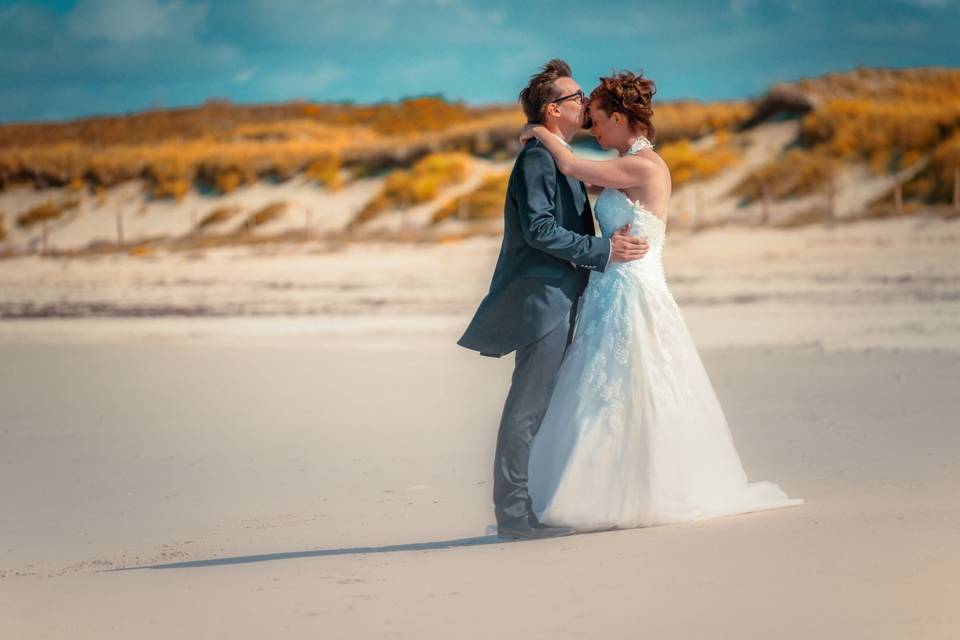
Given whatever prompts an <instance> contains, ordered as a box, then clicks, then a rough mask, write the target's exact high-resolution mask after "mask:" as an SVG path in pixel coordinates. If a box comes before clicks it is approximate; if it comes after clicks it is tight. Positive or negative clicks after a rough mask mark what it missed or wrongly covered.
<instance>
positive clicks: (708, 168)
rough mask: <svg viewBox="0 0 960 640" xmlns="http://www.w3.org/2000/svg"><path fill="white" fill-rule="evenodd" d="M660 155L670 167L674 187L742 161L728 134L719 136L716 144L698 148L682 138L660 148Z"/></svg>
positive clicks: (700, 178)
mask: <svg viewBox="0 0 960 640" xmlns="http://www.w3.org/2000/svg"><path fill="white" fill-rule="evenodd" d="M660 156H661V157H662V158H663V160H664V162H666V163H667V166H668V167H669V168H670V178H671V180H672V181H673V186H674V187H679V186H681V185H683V184H686V183H688V182H695V181H697V180H703V179H706V178H710V177H712V176H715V175H717V174H718V173H720V172H721V171H723V170H724V169H726V168H728V167H731V166H733V165H735V164H736V163H737V162H739V161H740V154H739V153H738V152H737V150H736V149H735V148H734V147H733V146H732V145H731V144H730V143H729V138H728V137H727V136H718V138H717V141H716V144H714V146H712V147H710V148H707V149H703V150H697V149H695V148H694V147H693V145H692V144H691V143H690V141H689V140H680V141H679V142H674V143H671V144H667V145H664V146H662V147H661V148H660Z"/></svg>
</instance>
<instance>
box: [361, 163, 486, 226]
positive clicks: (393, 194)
mask: <svg viewBox="0 0 960 640" xmlns="http://www.w3.org/2000/svg"><path fill="white" fill-rule="evenodd" d="M469 170H470V157H469V156H468V155H466V154H463V153H433V154H430V155H428V156H425V157H424V158H422V159H420V160H419V161H418V162H417V163H416V164H414V165H413V167H411V169H410V170H409V171H404V170H397V171H394V172H393V173H391V174H390V175H389V176H388V177H387V179H386V181H385V183H384V185H383V189H382V190H381V191H380V193H378V194H377V195H376V196H374V198H373V199H372V200H371V201H370V202H369V203H367V206H366V207H364V208H363V210H362V211H361V212H360V213H359V214H357V217H356V218H354V220H353V222H352V224H353V225H358V224H362V223H364V222H367V221H369V220H372V219H373V218H375V217H377V216H378V215H379V214H380V213H381V212H382V211H383V210H385V209H389V208H401V209H402V208H406V207H410V206H413V205H416V204H419V203H422V202H427V201H429V200H432V199H434V198H435V197H437V194H438V193H439V192H440V190H441V189H443V188H444V187H448V186H451V185H454V184H457V183H459V182H462V181H463V180H465V179H466V177H467V174H468V172H469Z"/></svg>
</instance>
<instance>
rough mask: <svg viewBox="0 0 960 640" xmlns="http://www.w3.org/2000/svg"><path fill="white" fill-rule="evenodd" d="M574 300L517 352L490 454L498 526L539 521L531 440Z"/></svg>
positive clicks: (566, 337)
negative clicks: (531, 479) (531, 485)
mask: <svg viewBox="0 0 960 640" xmlns="http://www.w3.org/2000/svg"><path fill="white" fill-rule="evenodd" d="M578 302H579V300H578V301H577V302H574V304H573V305H572V306H571V308H570V313H569V314H567V315H565V316H564V317H563V319H562V320H561V321H560V322H559V323H557V326H556V327H554V328H553V329H552V330H550V332H549V333H547V334H546V335H545V336H543V337H542V338H540V339H539V340H537V341H536V342H533V343H531V344H528V345H524V346H522V347H520V348H518V349H517V351H516V363H515V365H514V369H513V377H512V379H511V383H510V391H509V392H508V393H507V400H506V403H505V404H504V407H503V414H502V415H501V417H500V430H499V431H498V433H497V449H496V454H495V456H494V468H493V505H494V513H495V514H496V517H497V524H498V525H499V526H508V525H514V526H532V525H534V524H536V522H537V521H536V516H535V515H534V514H533V510H532V501H531V499H530V494H529V493H528V491H527V469H528V465H529V462H530V444H531V442H533V437H534V436H535V435H537V430H538V429H539V428H540V422H541V421H542V420H543V416H544V414H545V413H546V411H547V406H548V405H549V404H550V396H551V395H552V394H553V387H554V386H555V385H556V381H557V372H558V371H559V370H560V363H561V362H562V361H563V357H564V355H565V354H566V351H567V347H568V346H569V344H570V342H571V340H572V339H573V332H574V322H575V319H576V314H577V304H578Z"/></svg>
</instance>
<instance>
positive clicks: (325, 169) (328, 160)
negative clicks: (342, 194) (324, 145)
mask: <svg viewBox="0 0 960 640" xmlns="http://www.w3.org/2000/svg"><path fill="white" fill-rule="evenodd" d="M306 174H307V177H308V178H310V179H311V180H316V181H317V182H319V183H320V184H322V185H324V186H326V187H327V188H328V189H331V190H333V191H336V190H337V189H339V188H340V187H341V186H342V184H343V181H342V180H341V179H340V157H339V155H337V154H330V155H328V156H324V157H322V158H318V159H316V160H314V161H313V162H311V163H310V164H309V165H307V170H306Z"/></svg>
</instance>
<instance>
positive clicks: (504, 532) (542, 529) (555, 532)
mask: <svg viewBox="0 0 960 640" xmlns="http://www.w3.org/2000/svg"><path fill="white" fill-rule="evenodd" d="M576 532H577V531H576V529H574V528H573V527H551V526H548V525H545V524H541V523H538V526H535V527H530V526H527V527H524V526H520V527H517V526H510V525H504V526H502V527H501V526H498V527H497V536H498V537H500V538H505V539H507V540H539V539H541V538H559V537H560V536H572V535H573V534H575V533H576Z"/></svg>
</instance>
